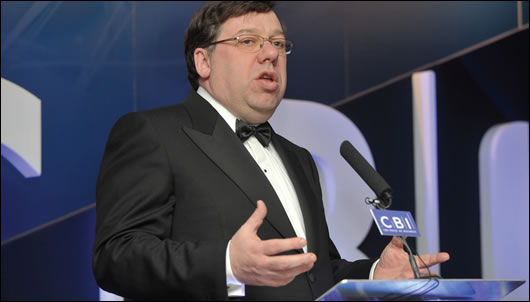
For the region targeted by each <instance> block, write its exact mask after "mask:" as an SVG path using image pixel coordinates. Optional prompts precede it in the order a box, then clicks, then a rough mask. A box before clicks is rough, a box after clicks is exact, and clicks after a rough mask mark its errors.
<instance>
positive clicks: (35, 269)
mask: <svg viewBox="0 0 530 302" xmlns="http://www.w3.org/2000/svg"><path fill="white" fill-rule="evenodd" d="M95 224H96V211H95V207H93V206H92V207H90V208H88V209H86V210H83V211H81V212H80V213H78V214H76V215H73V216H71V217H69V218H67V219H64V220H62V221H59V222H56V223H53V224H51V225H49V226H46V227H44V228H42V229H40V230H38V231H35V232H32V233H30V234H27V235H25V236H22V237H21V238H16V239H14V240H11V241H8V242H7V243H3V244H2V301H5V300H26V301H32V300H47V301H58V300H70V301H74V300H89V301H90V300H92V301H95V300H99V288H98V286H97V284H96V281H95V280H94V277H93V274H92V244H93V243H94V229H95Z"/></svg>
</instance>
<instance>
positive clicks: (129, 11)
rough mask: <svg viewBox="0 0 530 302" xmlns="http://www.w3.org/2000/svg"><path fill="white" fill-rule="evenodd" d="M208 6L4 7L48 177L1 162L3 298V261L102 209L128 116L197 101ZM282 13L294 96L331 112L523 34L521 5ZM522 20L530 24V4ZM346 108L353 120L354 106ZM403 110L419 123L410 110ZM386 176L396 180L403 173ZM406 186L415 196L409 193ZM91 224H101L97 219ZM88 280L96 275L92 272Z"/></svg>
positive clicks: (377, 6)
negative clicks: (331, 107)
mask: <svg viewBox="0 0 530 302" xmlns="http://www.w3.org/2000/svg"><path fill="white" fill-rule="evenodd" d="M202 5H203V2H147V1H139V2H18V1H16V2H15V1H14V2H10V1H3V2H2V3H1V8H2V12H1V16H2V18H1V32H2V34H1V64H2V69H1V75H2V78H5V79H7V80H9V81H11V82H14V83H16V84H17V85H19V86H21V87H24V88H25V89H27V90H28V91H30V92H31V93H33V94H34V95H36V96H37V97H38V98H40V100H41V101H42V175H41V176H40V177H36V178H29V179H26V178H24V177H23V176H22V175H21V174H20V173H19V172H18V171H17V170H16V169H15V168H14V167H13V166H12V164H11V163H9V162H8V161H7V160H6V159H5V158H4V157H2V162H1V169H2V179H1V212H2V214H1V215H2V217H1V218H2V220H1V237H2V288H3V289H4V285H5V284H4V282H7V281H5V280H6V278H8V277H6V276H4V272H6V273H7V270H5V269H4V267H5V266H4V261H5V262H6V263H8V260H7V257H17V253H13V252H11V253H4V251H5V250H7V247H9V246H13V245H14V244H17V243H16V241H17V240H24V237H25V236H30V235H31V234H32V230H33V231H34V232H37V231H35V230H36V229H35V228H38V227H39V226H40V227H42V226H47V224H48V223H51V225H50V226H49V227H52V225H53V223H54V222H55V221H56V220H57V219H59V220H60V219H63V220H61V221H64V218H65V217H70V216H68V215H69V214H70V213H72V212H74V211H76V210H79V209H86V211H89V212H90V211H93V203H94V202H95V184H96V178H97V174H98V167H99V161H100V160H101V157H102V154H103V150H104V145H105V142H106V139H107V136H108V133H109V131H110V128H111V127H112V125H113V123H114V122H115V121H116V120H117V119H118V118H119V116H121V115H123V114H124V113H127V112H130V111H137V110H143V109H148V108H153V107H158V106H163V105H168V104H173V103H178V102H180V101H182V100H183V98H184V97H185V96H186V95H187V93H188V92H189V90H190V86H189V84H188V82H187V72H186V67H185V66H186V65H185V60H184V56H183V52H184V51H183V37H184V32H185V29H186V27H187V25H188V23H189V20H190V18H191V15H192V14H193V12H194V11H195V10H196V9H198V8H199V7H201V6H202ZM276 12H277V14H278V16H279V17H280V19H282V21H283V22H284V23H285V25H286V27H287V35H288V37H289V39H290V40H292V41H293V42H294V44H295V47H294V50H293V54H291V55H290V56H289V58H288V62H289V63H288V75H289V81H288V82H289V85H288V88H287V92H286V95H285V97H287V98H298V99H308V100H312V101H316V102H321V103H324V104H336V103H338V102H340V101H341V100H344V99H345V98H348V97H350V96H352V95H354V94H356V93H359V92H362V91H364V90H365V89H368V88H370V87H373V86H374V85H377V84H380V83H383V82H385V81H387V80H389V79H392V78H394V77H396V76H399V75H401V74H404V73H407V72H409V71H411V70H413V69H415V68H418V67H420V66H422V65H424V64H428V63H432V62H434V61H436V60H438V59H441V58H444V57H446V56H448V55H450V54H453V53H455V52H457V51H460V50H463V49H465V48H466V47H469V46H472V45H475V44H476V43H479V42H482V41H485V40H487V39H489V38H492V37H494V36H496V35H498V34H501V33H504V32H506V31H509V30H513V29H515V28H517V26H518V22H517V4H516V1H506V2H505V1H499V2H474V1H471V2H444V1H440V2H333V1H326V2H289V1H288V2H281V3H278V5H277V9H276ZM522 21H523V23H525V24H526V26H528V25H527V23H528V3H527V2H524V3H523V20H522ZM526 33H527V32H526ZM526 66H527V65H526ZM526 70H527V69H526ZM526 72H527V71H526ZM526 93H527V90H526ZM527 95H528V94H527ZM341 104H342V103H341ZM394 104H396V103H394ZM526 106H528V105H526ZM337 108H338V109H339V110H341V111H343V112H345V113H346V114H349V113H348V112H349V111H348V110H349V109H347V105H346V106H338V107H337ZM526 108H528V107H526ZM392 110H395V111H393V113H394V114H398V115H399V114H401V113H400V112H403V114H405V115H407V114H410V111H409V112H408V113H407V112H406V111H407V110H410V107H407V106H396V107H395V108H394V107H392ZM351 114H353V113H351ZM351 114H350V115H349V116H350V117H351V118H352V119H353V118H354V117H353V115H351ZM523 118H524V117H523ZM526 119H528V115H527V113H526ZM401 127H403V128H402V131H405V132H406V131H408V129H407V128H406V127H407V126H406V125H402V126H401ZM396 131H398V132H399V131H400V130H396ZM376 148H377V147H376ZM376 161H377V160H376ZM383 161H384V159H383ZM387 167H388V168H384V169H388V170H387V171H388V172H386V174H388V175H391V174H392V173H395V172H391V171H390V170H392V169H394V171H397V169H403V167H392V165H391V164H389V165H388V166H387ZM407 169H408V168H406V167H405V171H408V170H407ZM398 181H399V180H398ZM402 187H403V190H409V189H410V188H408V184H403V186H402ZM411 204H412V203H411ZM410 206H411V207H412V205H410ZM409 210H413V208H409ZM79 215H82V214H79ZM86 215H87V216H86V217H88V218H86V219H88V221H90V217H91V216H90V215H91V214H86ZM83 219H85V218H83ZM37 230H40V231H38V232H42V231H43V229H37ZM91 230H93V228H92V229H91V228H88V229H87V231H86V232H79V233H77V235H76V234H72V236H74V237H75V238H76V239H75V240H80V241H81V242H88V243H87V244H86V245H84V246H80V247H79V248H80V249H85V248H91V243H92V242H91V240H93V239H92V237H90V236H91V235H90V234H91V233H90V232H91ZM25 232H29V233H25ZM58 233H60V232H59V231H56V233H54V232H49V233H48V234H50V235H46V236H52V237H53V234H58ZM20 235H22V236H20ZM43 236H44V235H43ZM80 236H81V237H80ZM72 238H73V237H72ZM85 239H86V240H85ZM75 240H74V239H71V241H72V242H73V241H75ZM68 242H69V240H65V241H55V242H54V243H53V244H51V243H50V246H47V247H46V248H48V251H49V253H55V252H56V251H58V250H61V249H66V248H68V247H69V243H68ZM18 244H22V243H18ZM43 244H46V242H45V243H43ZM456 244H458V242H457V243H456ZM10 259H11V260H10V261H16V259H15V258H10ZM87 261H89V260H87ZM474 269H475V271H473V273H472V275H473V276H475V277H480V268H478V271H477V268H474ZM80 270H81V269H78V271H80ZM82 270H85V271H86V272H87V273H90V267H89V263H86V264H85V265H84V266H83V269H82ZM25 274H30V273H25ZM62 275H63V276H65V275H64V274H62ZM11 279H12V280H14V279H16V278H11ZM22 279H23V278H22ZM22 279H21V280H22ZM91 282H93V281H91ZM11 285H12V284H11ZM4 292H5V291H4V290H3V291H2V298H4ZM11 297H16V296H11ZM69 297H74V298H76V297H75V295H74V296H69ZM83 297H89V298H93V297H92V296H83ZM83 297H79V298H83Z"/></svg>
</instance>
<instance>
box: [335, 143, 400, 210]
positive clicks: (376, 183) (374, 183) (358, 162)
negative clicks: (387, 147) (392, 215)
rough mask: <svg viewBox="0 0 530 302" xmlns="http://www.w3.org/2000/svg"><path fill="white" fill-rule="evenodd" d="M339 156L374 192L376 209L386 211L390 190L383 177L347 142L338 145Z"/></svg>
mask: <svg viewBox="0 0 530 302" xmlns="http://www.w3.org/2000/svg"><path fill="white" fill-rule="evenodd" d="M340 154H341V155H342V157H343V158H344V159H345V160H346V161H347V162H348V163H349V164H350V166H351V167H352V168H353V169H354V170H355V172H357V174H359V176H360V177H361V178H362V179H363V180H364V182H365V183H366V184H367V185H368V186H369V187H370V189H372V191H374V193H375V194H376V196H377V198H378V199H376V200H375V201H374V203H375V204H376V208H378V209H388V208H389V207H390V205H392V188H391V187H390V186H389V185H388V183H387V182H386V181H385V180H384V179H383V177H381V175H379V173H377V171H376V170H375V169H374V168H373V167H372V166H371V165H370V164H369V163H368V162H367V161H366V159H364V157H363V156H362V155H361V153H359V151H357V149H355V147H354V146H353V145H352V144H351V143H350V142H349V141H343V142H342V144H341V145H340Z"/></svg>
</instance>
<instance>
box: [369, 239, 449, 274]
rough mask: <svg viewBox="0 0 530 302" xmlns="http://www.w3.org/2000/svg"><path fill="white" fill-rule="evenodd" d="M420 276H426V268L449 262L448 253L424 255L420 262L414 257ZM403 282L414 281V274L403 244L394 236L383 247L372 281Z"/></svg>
mask: <svg viewBox="0 0 530 302" xmlns="http://www.w3.org/2000/svg"><path fill="white" fill-rule="evenodd" d="M414 258H415V259H416V263H417V264H418V269H419V271H420V275H427V274H428V271H427V267H430V266H433V265H436V264H439V263H442V262H445V261H447V260H449V254H448V253H437V254H425V255H422V256H421V259H423V262H425V265H424V264H423V262H421V261H420V260H419V258H418V256H414ZM397 279H400V280H403V279H414V273H413V272H412V268H411V267H410V262H409V256H408V254H407V253H406V252H405V251H404V250H403V243H402V242H401V240H399V238H398V237H396V236H394V237H393V238H392V241H390V243H389V244H388V245H387V246H386V247H385V249H384V250H383V253H381V258H379V263H378V264H377V267H376V268H375V272H374V280H397Z"/></svg>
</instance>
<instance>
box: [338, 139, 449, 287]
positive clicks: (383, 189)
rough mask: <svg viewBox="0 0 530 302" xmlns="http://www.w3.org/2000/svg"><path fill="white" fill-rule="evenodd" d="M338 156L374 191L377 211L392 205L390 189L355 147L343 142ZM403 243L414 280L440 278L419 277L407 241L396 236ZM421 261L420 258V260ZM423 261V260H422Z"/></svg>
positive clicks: (430, 275) (431, 275) (431, 276)
mask: <svg viewBox="0 0 530 302" xmlns="http://www.w3.org/2000/svg"><path fill="white" fill-rule="evenodd" d="M340 154H341V155H342V157H343V158H344V159H345V160H346V161H347V162H348V164H350V166H351V167H352V168H353V169H354V170H355V172H357V174H359V176H360V177H361V178H362V179H363V180H364V182H365V183H366V184H367V185H368V186H369V187H370V189H372V191H374V193H375V194H376V196H377V198H378V200H377V199H376V200H374V201H373V203H375V207H376V208H378V209H387V208H389V207H390V205H391V204H392V188H391V187H390V186H389V185H388V183H387V182H386V181H385V180H384V179H383V177H381V175H379V173H377V171H376V170H375V169H374V168H373V167H372V166H371V165H370V164H369V163H368V162H367V161H366V159H364V157H363V156H362V155H361V153H359V151H357V149H355V147H354V146H353V145H352V144H351V143H350V142H349V141H343V142H342V144H341V145H340ZM398 238H399V239H400V240H401V242H402V243H403V246H404V247H405V249H406V250H407V253H408V255H409V262H410V266H411V268H412V272H413V273H414V278H415V279H423V278H429V279H430V278H440V277H439V276H437V275H434V274H431V273H430V272H429V275H427V276H421V275H420V272H419V269H418V265H417V264H416V260H415V259H414V253H412V250H411V249H410V247H409V245H408V244H407V241H406V240H405V238H403V236H398ZM420 260H421V258H420ZM422 261H423V260H422Z"/></svg>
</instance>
